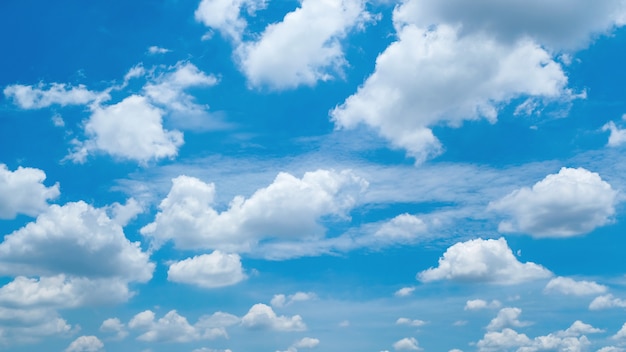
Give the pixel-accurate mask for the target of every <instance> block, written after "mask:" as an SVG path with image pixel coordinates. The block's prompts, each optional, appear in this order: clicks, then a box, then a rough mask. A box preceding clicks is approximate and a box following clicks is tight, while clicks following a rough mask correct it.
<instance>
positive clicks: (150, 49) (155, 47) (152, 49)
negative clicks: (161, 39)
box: [148, 46, 171, 55]
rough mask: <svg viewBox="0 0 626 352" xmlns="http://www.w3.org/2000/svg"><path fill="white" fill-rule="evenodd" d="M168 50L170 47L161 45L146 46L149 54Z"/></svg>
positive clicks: (165, 52) (162, 52)
mask: <svg viewBox="0 0 626 352" xmlns="http://www.w3.org/2000/svg"><path fill="white" fill-rule="evenodd" d="M170 51H171V50H170V49H166V48H161V47H158V46H151V47H149V48H148V53H149V54H150V55H156V54H167V53H169V52H170Z"/></svg>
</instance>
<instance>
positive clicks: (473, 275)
mask: <svg viewBox="0 0 626 352" xmlns="http://www.w3.org/2000/svg"><path fill="white" fill-rule="evenodd" d="M550 276H552V273H551V272H550V271H549V270H547V269H546V268H544V267H542V266H541V265H538V264H535V263H532V262H528V263H521V262H519V261H518V260H517V258H515V256H514V255H513V252H512V251H511V249H510V248H509V246H508V244H507V242H506V240H505V239H504V238H500V239H497V240H493V239H491V240H483V239H475V240H469V241H467V242H459V243H457V244H455V245H453V246H451V247H450V248H448V249H447V250H446V252H445V253H444V254H443V257H441V258H440V259H439V266H438V267H436V268H430V269H427V270H424V271H422V272H420V273H419V274H418V275H417V278H418V279H419V280H421V281H423V282H431V281H437V280H454V281H462V282H489V283H494V284H501V285H512V284H519V283H522V282H526V281H530V280H536V279H543V278H548V277H550Z"/></svg>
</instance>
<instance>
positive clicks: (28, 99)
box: [4, 83, 109, 109]
mask: <svg viewBox="0 0 626 352" xmlns="http://www.w3.org/2000/svg"><path fill="white" fill-rule="evenodd" d="M4 95H5V96H6V97H7V98H8V99H12V100H13V102H14V103H15V104H16V105H17V106H19V107H20V108H22V109H41V108H46V107H48V106H50V105H61V106H66V105H85V104H89V103H91V102H94V101H96V100H106V99H108V98H109V97H108V95H107V94H106V93H96V92H92V91H90V90H89V89H87V87H85V86H84V85H82V84H81V85H79V86H77V87H72V86H70V85H66V84H63V83H52V84H51V85H49V86H48V87H46V86H45V85H44V84H43V83H40V84H38V85H36V86H25V85H21V84H14V85H10V86H7V87H6V88H4Z"/></svg>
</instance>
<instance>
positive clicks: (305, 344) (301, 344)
mask: <svg viewBox="0 0 626 352" xmlns="http://www.w3.org/2000/svg"><path fill="white" fill-rule="evenodd" d="M319 344H320V340H319V339H315V338H312V337H303V338H302V339H300V340H298V341H296V342H295V343H294V344H293V345H291V346H289V348H287V350H285V351H277V352H298V349H302V348H315V347H317V345H319Z"/></svg>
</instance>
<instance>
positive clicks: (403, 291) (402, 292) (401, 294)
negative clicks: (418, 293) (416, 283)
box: [393, 287, 415, 297]
mask: <svg viewBox="0 0 626 352" xmlns="http://www.w3.org/2000/svg"><path fill="white" fill-rule="evenodd" d="M413 291H415V287H403V288H401V289H399V290H398V291H396V292H394V294H393V295H394V296H396V297H407V296H410V295H411V294H412V293H413Z"/></svg>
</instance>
